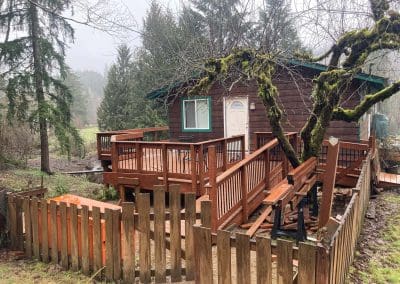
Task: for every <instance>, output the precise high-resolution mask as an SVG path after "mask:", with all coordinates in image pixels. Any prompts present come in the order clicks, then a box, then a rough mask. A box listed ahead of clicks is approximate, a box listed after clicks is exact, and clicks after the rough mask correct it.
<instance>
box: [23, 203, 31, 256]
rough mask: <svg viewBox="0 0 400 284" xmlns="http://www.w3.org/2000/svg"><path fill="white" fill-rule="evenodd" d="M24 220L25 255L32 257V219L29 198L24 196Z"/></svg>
mask: <svg viewBox="0 0 400 284" xmlns="http://www.w3.org/2000/svg"><path fill="white" fill-rule="evenodd" d="M23 207H24V221H25V255H26V257H28V258H31V257H32V219H31V209H30V200H29V198H24V201H23Z"/></svg>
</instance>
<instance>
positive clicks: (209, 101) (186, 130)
mask: <svg viewBox="0 0 400 284" xmlns="http://www.w3.org/2000/svg"><path fill="white" fill-rule="evenodd" d="M198 100H203V101H204V100H206V101H207V104H208V127H207V128H197V127H196V128H187V127H186V125H185V124H186V112H185V102H188V101H194V102H195V109H196V108H197V103H196V101H198ZM211 114H212V104H211V97H210V96H196V97H187V98H182V99H181V128H182V132H211V131H212V121H211V117H212V116H211ZM196 125H197V116H196Z"/></svg>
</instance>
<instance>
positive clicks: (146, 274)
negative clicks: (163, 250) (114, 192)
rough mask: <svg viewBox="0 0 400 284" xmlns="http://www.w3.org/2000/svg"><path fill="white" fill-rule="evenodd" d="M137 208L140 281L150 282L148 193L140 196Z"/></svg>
mask: <svg viewBox="0 0 400 284" xmlns="http://www.w3.org/2000/svg"><path fill="white" fill-rule="evenodd" d="M137 207H138V213H139V224H138V231H139V269H140V281H141V282H150V277H151V276H150V275H151V259H150V257H151V254H150V217H149V215H150V195H149V194H148V193H140V194H139V196H138V204H137Z"/></svg>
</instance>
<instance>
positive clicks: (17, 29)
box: [0, 0, 81, 173]
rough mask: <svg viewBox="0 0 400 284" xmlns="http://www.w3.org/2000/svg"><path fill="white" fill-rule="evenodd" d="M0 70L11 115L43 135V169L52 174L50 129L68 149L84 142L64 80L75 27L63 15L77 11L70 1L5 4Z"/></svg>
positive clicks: (0, 22) (17, 0)
mask: <svg viewBox="0 0 400 284" xmlns="http://www.w3.org/2000/svg"><path fill="white" fill-rule="evenodd" d="M0 4H1V5H0V25H1V28H2V30H3V31H4V34H3V35H2V36H3V37H2V38H1V41H0V64H1V68H0V70H2V71H4V70H5V72H4V73H3V74H2V77H3V78H4V79H6V81H7V87H6V94H7V98H8V117H9V119H10V120H12V119H19V120H23V121H29V123H30V125H31V126H32V128H33V129H35V130H37V131H38V132H39V134H40V147H41V170H42V171H43V172H46V173H50V172H51V171H50V162H49V142H48V128H49V126H52V127H54V132H55V134H56V136H57V138H58V141H59V142H60V146H61V149H62V150H65V151H67V152H69V151H70V147H71V143H72V142H73V141H75V142H77V143H78V144H80V143H81V140H80V137H79V135H78V132H77V130H76V129H75V128H74V127H72V126H71V112H70V107H71V104H72V95H71V92H70V90H69V89H68V87H67V86H66V85H65V83H64V81H63V79H64V78H65V76H66V64H65V61H64V57H65V48H66V42H67V41H69V40H72V39H73V36H74V30H73V28H72V27H71V25H70V24H69V23H68V22H67V21H66V20H65V18H63V17H62V16H61V15H63V14H65V13H66V12H68V11H72V10H71V9H72V6H71V5H72V1H70V0H42V1H38V2H37V1H28V0H12V1H4V2H3V1H1V2H0Z"/></svg>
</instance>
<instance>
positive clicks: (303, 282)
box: [297, 243, 317, 284]
mask: <svg viewBox="0 0 400 284" xmlns="http://www.w3.org/2000/svg"><path fill="white" fill-rule="evenodd" d="M316 257H317V254H316V247H315V246H314V245H311V244H306V243H300V244H299V274H298V276H297V281H298V284H314V283H316V282H315V271H316V269H315V268H316V262H315V261H316Z"/></svg>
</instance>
